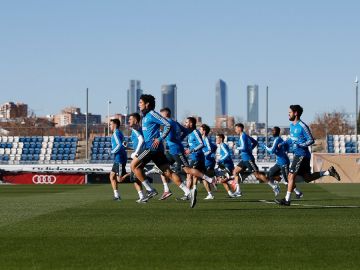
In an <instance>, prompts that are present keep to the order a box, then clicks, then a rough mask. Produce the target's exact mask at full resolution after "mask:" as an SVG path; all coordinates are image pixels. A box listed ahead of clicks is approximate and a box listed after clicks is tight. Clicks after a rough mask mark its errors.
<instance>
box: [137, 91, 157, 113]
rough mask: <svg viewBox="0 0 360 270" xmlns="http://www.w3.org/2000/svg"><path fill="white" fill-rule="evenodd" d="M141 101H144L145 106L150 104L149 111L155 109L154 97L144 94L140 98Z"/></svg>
mask: <svg viewBox="0 0 360 270" xmlns="http://www.w3.org/2000/svg"><path fill="white" fill-rule="evenodd" d="M140 99H141V100H142V101H144V103H145V104H146V103H149V110H154V109H155V97H154V96H152V95H146V94H143V95H141V96H140Z"/></svg>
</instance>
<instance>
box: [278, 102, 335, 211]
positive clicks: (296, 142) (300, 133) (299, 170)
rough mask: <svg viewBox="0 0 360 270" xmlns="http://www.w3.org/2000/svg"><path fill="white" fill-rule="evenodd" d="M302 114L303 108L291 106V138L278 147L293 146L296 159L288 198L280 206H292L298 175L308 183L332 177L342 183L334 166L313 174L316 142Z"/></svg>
mask: <svg viewBox="0 0 360 270" xmlns="http://www.w3.org/2000/svg"><path fill="white" fill-rule="evenodd" d="M302 113H303V108H302V107H301V106H300V105H290V108H289V120H290V121H291V124H290V138H289V139H288V140H286V141H285V142H283V143H282V144H279V146H278V147H279V148H280V147H282V145H285V144H287V146H288V147H289V148H290V147H291V146H292V147H293V150H294V159H293V161H292V163H291V166H290V171H289V175H288V189H287V192H286V196H285V198H283V199H281V200H280V201H277V202H278V203H279V204H280V205H285V206H290V204H291V193H292V191H293V190H294V187H295V177H296V176H297V175H300V176H302V177H303V178H304V180H305V182H307V183H309V182H312V181H314V180H317V179H319V178H320V177H323V176H332V177H334V178H335V179H336V180H338V181H340V175H339V174H338V173H337V171H336V169H335V168H334V167H333V166H331V167H330V168H329V169H328V170H327V171H320V172H314V173H311V167H310V158H311V154H310V151H309V146H310V145H312V144H314V142H315V141H314V138H313V136H312V134H311V132H310V129H309V127H308V126H307V125H306V124H305V123H304V122H303V121H302V120H301V119H300V117H301V115H302Z"/></svg>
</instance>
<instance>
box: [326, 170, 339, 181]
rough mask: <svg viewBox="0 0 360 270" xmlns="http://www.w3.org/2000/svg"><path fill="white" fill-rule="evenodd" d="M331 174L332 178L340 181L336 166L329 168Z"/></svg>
mask: <svg viewBox="0 0 360 270" xmlns="http://www.w3.org/2000/svg"><path fill="white" fill-rule="evenodd" d="M328 171H329V174H330V176H332V177H334V178H335V179H336V180H338V181H340V180H341V179H340V175H339V174H338V172H337V171H336V170H335V168H334V166H331V167H330V168H329V170H328Z"/></svg>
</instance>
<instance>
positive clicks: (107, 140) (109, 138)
mask: <svg viewBox="0 0 360 270" xmlns="http://www.w3.org/2000/svg"><path fill="white" fill-rule="evenodd" d="M125 138H126V137H125ZM105 142H111V136H108V137H105Z"/></svg>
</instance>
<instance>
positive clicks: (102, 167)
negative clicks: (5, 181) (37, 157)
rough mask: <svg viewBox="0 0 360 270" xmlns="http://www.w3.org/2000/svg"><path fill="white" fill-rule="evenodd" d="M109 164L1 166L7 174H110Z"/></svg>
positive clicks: (110, 165)
mask: <svg viewBox="0 0 360 270" xmlns="http://www.w3.org/2000/svg"><path fill="white" fill-rule="evenodd" d="M111 168H112V163H111V164H86V163H84V164H16V165H15V164H10V165H1V169H3V170H5V171H7V172H39V173H40V172H44V173H48V172H50V173H52V172H54V173H62V174H67V173H70V174H74V173H110V171H111Z"/></svg>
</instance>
